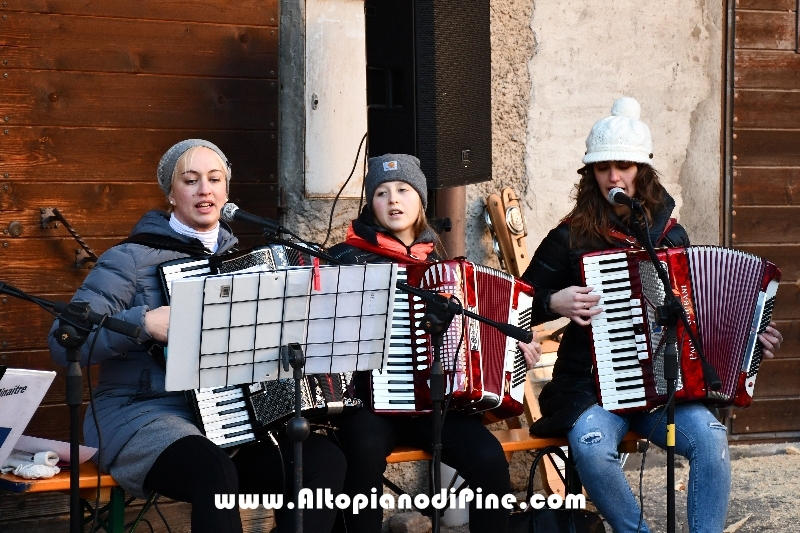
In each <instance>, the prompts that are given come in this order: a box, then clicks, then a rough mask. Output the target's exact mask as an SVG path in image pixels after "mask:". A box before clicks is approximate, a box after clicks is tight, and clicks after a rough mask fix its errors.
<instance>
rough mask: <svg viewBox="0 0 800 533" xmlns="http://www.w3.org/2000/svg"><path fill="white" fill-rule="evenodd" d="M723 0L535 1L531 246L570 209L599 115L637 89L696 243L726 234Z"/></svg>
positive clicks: (658, 157) (658, 160)
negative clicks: (722, 215)
mask: <svg viewBox="0 0 800 533" xmlns="http://www.w3.org/2000/svg"><path fill="white" fill-rule="evenodd" d="M723 15H724V13H723V11H722V7H721V6H720V5H719V3H718V2H713V1H708V0H665V1H664V2H659V3H657V4H654V3H648V2H636V1H634V0H613V1H593V2H585V1H581V0H566V1H554V0H539V1H537V2H536V7H535V9H534V12H533V18H532V22H531V27H532V28H533V33H534V35H535V40H536V48H535V54H534V55H533V56H532V58H531V59H530V61H529V63H528V64H529V68H530V75H531V78H532V80H533V86H532V90H531V105H530V111H529V115H528V119H529V122H528V128H527V132H528V136H527V150H526V157H525V162H526V170H527V173H528V179H529V184H530V187H529V188H528V189H527V190H526V192H525V199H526V209H527V211H526V214H527V221H528V229H529V238H528V246H529V248H531V251H533V249H534V248H535V246H537V245H538V243H539V242H540V241H541V239H542V238H543V237H544V236H545V235H546V234H547V231H548V230H549V229H550V228H552V227H553V226H554V225H555V224H556V222H557V221H558V219H559V217H562V216H564V215H565V214H566V213H567V212H568V211H569V209H570V207H571V206H572V200H571V197H570V195H571V192H572V187H573V185H574V183H575V182H576V181H577V174H576V172H575V171H576V170H577V169H578V168H579V167H580V166H581V161H580V160H581V157H582V156H583V154H584V151H585V145H584V140H585V138H586V135H587V134H588V132H589V130H590V129H591V126H592V124H593V123H594V122H595V121H596V120H597V119H599V118H602V117H605V116H608V115H609V111H610V108H611V104H612V102H613V101H614V100H615V99H616V98H618V97H620V96H624V95H627V96H633V97H635V98H636V99H637V100H639V102H640V103H641V106H642V120H644V121H645V122H647V124H648V125H649V126H650V130H651V133H652V135H653V145H654V154H655V156H654V166H655V167H656V168H657V169H658V170H659V171H660V172H661V174H662V177H663V180H664V183H665V186H666V187H667V189H668V190H669V192H670V193H671V194H672V195H673V196H674V197H675V199H676V201H677V204H678V210H677V212H678V214H679V219H680V220H681V222H682V223H683V224H684V225H685V226H686V227H687V229H688V230H689V232H690V234H691V235H692V236H693V240H694V242H697V243H700V242H705V243H716V242H718V238H719V237H718V236H719V189H720V185H719V184H720V121H721V96H720V94H721V93H720V90H721V82H720V76H721V72H722V61H721V58H722V42H723V33H722V32H723V29H724V28H723V21H724V17H723Z"/></svg>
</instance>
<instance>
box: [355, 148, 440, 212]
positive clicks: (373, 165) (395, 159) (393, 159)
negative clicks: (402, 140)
mask: <svg viewBox="0 0 800 533" xmlns="http://www.w3.org/2000/svg"><path fill="white" fill-rule="evenodd" d="M387 181H402V182H405V183H408V184H409V185H411V186H412V187H413V188H414V190H415V191H417V194H419V197H420V198H422V208H423V209H427V208H428V183H427V181H426V180H425V174H423V173H422V170H421V169H420V168H419V159H417V158H416V157H414V156H413V155H407V154H384V155H382V156H380V157H370V158H369V166H368V169H367V177H366V178H365V179H364V188H365V189H366V195H367V205H368V206H369V208H370V209H372V197H373V196H374V195H375V189H377V188H378V185H380V184H381V183H386V182H387Z"/></svg>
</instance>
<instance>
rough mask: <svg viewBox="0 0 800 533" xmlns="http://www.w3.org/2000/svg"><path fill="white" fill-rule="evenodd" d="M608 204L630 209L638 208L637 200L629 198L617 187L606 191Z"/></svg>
mask: <svg viewBox="0 0 800 533" xmlns="http://www.w3.org/2000/svg"><path fill="white" fill-rule="evenodd" d="M608 203H610V204H611V205H627V206H628V207H630V208H631V209H634V208H636V207H638V206H639V200H635V199H633V198H631V197H630V196H628V195H627V194H625V191H623V190H622V189H621V188H619V187H614V188H613V189H611V190H610V191H608Z"/></svg>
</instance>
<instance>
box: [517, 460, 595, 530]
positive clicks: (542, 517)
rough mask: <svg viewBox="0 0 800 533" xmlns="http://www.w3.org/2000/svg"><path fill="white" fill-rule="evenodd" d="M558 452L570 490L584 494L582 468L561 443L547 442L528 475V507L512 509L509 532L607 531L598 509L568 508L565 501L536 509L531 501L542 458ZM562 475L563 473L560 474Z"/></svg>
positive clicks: (573, 492)
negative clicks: (580, 477) (557, 504)
mask: <svg viewBox="0 0 800 533" xmlns="http://www.w3.org/2000/svg"><path fill="white" fill-rule="evenodd" d="M551 454H552V455H556V456H558V457H559V458H561V460H562V461H564V465H565V467H564V473H565V475H564V476H563V477H562V478H561V480H562V481H563V482H564V486H565V487H566V493H567V494H581V490H582V486H581V481H580V479H579V478H578V472H577V470H576V469H575V464H574V463H573V462H572V459H570V458H568V457H567V456H566V455H565V454H564V452H563V451H562V450H561V448H559V447H558V446H547V447H546V448H543V449H542V450H541V451H539V453H538V454H537V455H536V459H534V460H533V464H532V465H531V472H530V475H529V476H528V490H527V493H526V496H525V501H526V502H527V504H528V508H527V509H525V510H524V511H520V512H516V513H511V518H510V520H509V524H508V533H605V530H606V529H605V526H604V525H603V519H602V518H600V515H599V514H598V513H595V512H592V511H587V510H585V509H566V508H565V507H564V505H562V507H561V508H559V509H550V508H549V507H548V506H547V505H546V504H545V506H544V507H543V508H541V509H534V508H533V507H532V506H531V505H530V501H531V497H532V496H533V479H534V476H535V475H536V469H537V468H538V466H539V461H541V459H542V458H543V457H545V456H547V455H551ZM559 475H560V474H559Z"/></svg>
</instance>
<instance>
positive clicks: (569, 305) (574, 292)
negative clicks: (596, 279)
mask: <svg viewBox="0 0 800 533" xmlns="http://www.w3.org/2000/svg"><path fill="white" fill-rule="evenodd" d="M591 292H592V287H578V286H577V285H573V286H572V287H567V288H566V289H561V290H560V291H558V292H556V293H554V294H553V295H552V296H551V297H550V311H551V312H553V313H556V314H559V315H561V316H563V317H566V318H569V319H570V320H572V321H574V322H577V323H578V324H580V325H581V326H588V325H589V324H591V322H592V317H593V316H594V315H597V314H599V313H602V312H603V310H602V309H601V308H599V307H595V306H596V305H597V303H598V302H599V301H600V295H599V294H589V293H591Z"/></svg>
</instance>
